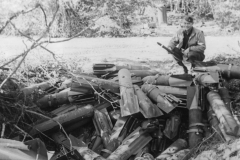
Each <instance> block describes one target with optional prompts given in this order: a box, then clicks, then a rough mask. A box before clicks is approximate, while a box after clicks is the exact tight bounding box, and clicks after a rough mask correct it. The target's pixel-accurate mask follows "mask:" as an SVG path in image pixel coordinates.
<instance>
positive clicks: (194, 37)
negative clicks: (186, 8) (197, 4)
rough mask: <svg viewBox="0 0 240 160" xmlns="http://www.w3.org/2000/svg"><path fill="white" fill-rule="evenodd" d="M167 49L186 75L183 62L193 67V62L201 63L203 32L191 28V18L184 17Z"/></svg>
mask: <svg viewBox="0 0 240 160" xmlns="http://www.w3.org/2000/svg"><path fill="white" fill-rule="evenodd" d="M168 48H169V49H170V50H172V51H173V52H174V56H173V57H174V59H175V60H176V61H177V63H178V64H179V65H180V66H182V67H183V70H184V73H188V69H187V67H186V66H185V65H184V64H183V62H182V61H183V60H185V61H188V62H190V63H191V64H192V67H194V64H193V63H194V61H203V60H204V58H205V55H204V50H205V49H206V44H205V37H204V33H203V31H200V30H198V29H196V28H194V27H193V18H192V17H190V16H186V17H185V18H184V19H183V22H182V28H181V29H180V30H179V31H177V33H176V34H175V36H174V37H173V38H172V39H171V40H170V42H169V45H168Z"/></svg>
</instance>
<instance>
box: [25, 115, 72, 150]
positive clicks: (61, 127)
mask: <svg viewBox="0 0 240 160" xmlns="http://www.w3.org/2000/svg"><path fill="white" fill-rule="evenodd" d="M25 111H26V112H29V113H32V114H35V115H38V116H40V117H44V118H46V119H48V120H52V121H53V122H56V123H57V124H58V125H59V127H60V129H62V131H63V132H64V134H65V135H66V137H67V139H68V140H69V142H70V150H72V141H71V139H70V138H69V136H68V134H67V133H66V131H65V130H64V128H63V126H62V124H61V123H59V122H58V121H56V120H54V119H53V118H50V117H47V116H45V115H43V114H41V113H37V112H34V111H30V110H25Z"/></svg>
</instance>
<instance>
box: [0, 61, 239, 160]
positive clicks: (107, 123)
mask: <svg viewBox="0 0 240 160" xmlns="http://www.w3.org/2000/svg"><path fill="white" fill-rule="evenodd" d="M229 68H230V69H229ZM238 68H239V67H237V66H230V67H229V66H228V65H227V66H225V65H218V64H215V65H213V64H210V65H208V64H207V63H206V64H204V63H199V64H197V66H196V68H195V69H193V74H179V75H164V74H162V73H159V72H157V71H155V70H153V69H151V68H150V67H149V66H143V65H140V64H114V63H111V64H105V63H100V64H94V67H93V70H94V74H95V75H96V76H88V75H81V74H79V75H78V76H76V77H72V78H71V79H68V80H66V81H64V82H61V83H60V85H58V86H57V85H54V84H51V83H49V82H44V83H40V84H36V85H34V86H29V87H26V88H23V89H22V94H23V95H25V96H29V95H31V94H32V93H33V92H36V91H39V90H41V91H42V92H43V93H44V95H43V96H42V97H41V98H39V99H38V100H37V101H36V104H35V105H36V106H35V107H38V108H39V109H41V110H43V111H45V112H49V113H50V114H51V115H53V117H52V118H49V119H44V120H39V121H35V122H34V123H33V124H32V128H31V130H30V131H29V132H28V133H29V135H30V136H31V137H33V138H40V139H41V140H42V141H43V142H44V143H45V144H46V146H47V148H48V145H49V143H50V142H49V140H50V141H51V143H50V144H54V147H55V149H54V152H55V153H54V156H53V157H52V158H51V159H52V160H55V159H56V160H62V159H83V160H96V159H100V160H105V159H106V160H146V159H156V160H165V159H168V160H170V159H175V160H176V159H182V158H184V157H186V155H188V156H189V151H190V149H192V148H195V147H197V146H198V145H199V144H200V143H201V142H202V140H203V139H204V138H205V139H206V138H208V137H209V136H211V135H214V136H215V138H219V139H221V140H225V141H229V140H232V139H234V138H237V137H239V136H240V127H239V124H240V123H239V120H238V118H237V116H236V115H234V111H233V99H232V98H231V96H230V95H229V91H228V89H227V88H226V87H225V86H224V83H222V82H223V81H224V80H225V79H224V78H226V79H231V78H239V77H240V75H239V74H238ZM226 69H228V71H226ZM87 127H90V128H92V130H91V131H90V132H89V133H88V136H89V137H90V138H89V139H86V138H79V137H81V136H80V135H79V133H78V132H79V131H80V130H83V129H84V128H87ZM207 128H208V129H207ZM215 132H217V133H218V134H214V133H215ZM76 133H78V134H76ZM46 137H48V138H46ZM85 137H86V135H85ZM47 144H48V145H47ZM21 145H22V144H21ZM0 154H1V153H0ZM43 159H44V158H43Z"/></svg>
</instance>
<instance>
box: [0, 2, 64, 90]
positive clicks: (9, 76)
mask: <svg viewBox="0 0 240 160" xmlns="http://www.w3.org/2000/svg"><path fill="white" fill-rule="evenodd" d="M56 5H57V9H56V11H55V13H54V15H53V18H52V20H51V22H50V23H49V24H48V26H47V28H46V29H45V31H44V32H43V34H42V35H41V36H40V37H39V38H38V39H37V40H36V41H34V42H33V44H32V45H31V47H30V48H29V49H28V50H27V51H25V52H24V53H23V58H22V60H21V61H20V62H19V63H18V65H17V67H16V68H15V69H14V70H13V71H12V73H11V74H9V75H8V77H7V78H6V79H5V80H4V81H3V82H2V83H1V84H0V89H1V88H2V86H3V85H4V84H5V83H6V82H7V80H8V79H9V78H11V77H12V76H13V74H15V73H16V71H17V70H18V68H19V67H20V65H21V64H22V62H23V61H24V59H25V58H26V56H27V54H28V53H29V52H30V51H31V50H32V49H34V48H36V47H37V46H39V45H41V44H43V43H45V42H41V43H38V42H39V41H40V40H41V39H42V38H43V37H44V36H45V35H46V34H47V33H48V32H49V30H50V27H51V26H52V24H53V22H54V20H55V18H56V15H57V12H58V10H59V4H58V0H56ZM17 57H20V56H17ZM15 59H17V58H15Z"/></svg>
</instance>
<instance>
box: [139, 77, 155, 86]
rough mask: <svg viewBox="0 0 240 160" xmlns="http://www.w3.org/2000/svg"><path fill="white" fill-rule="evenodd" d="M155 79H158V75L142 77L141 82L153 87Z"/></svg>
mask: <svg viewBox="0 0 240 160" xmlns="http://www.w3.org/2000/svg"><path fill="white" fill-rule="evenodd" d="M157 77H158V75H156V76H147V77H144V78H143V79H142V81H143V83H147V84H153V85H155V84H156V79H157Z"/></svg>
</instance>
